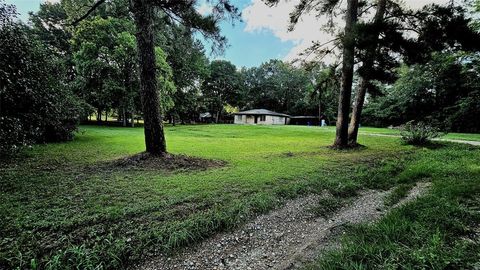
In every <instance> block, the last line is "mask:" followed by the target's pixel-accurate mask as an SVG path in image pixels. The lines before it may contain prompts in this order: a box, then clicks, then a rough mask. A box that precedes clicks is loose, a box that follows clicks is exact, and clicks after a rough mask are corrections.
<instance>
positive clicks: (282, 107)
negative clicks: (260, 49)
mask: <svg viewBox="0 0 480 270" xmlns="http://www.w3.org/2000/svg"><path fill="white" fill-rule="evenodd" d="M241 78H242V79H241V80H242V82H243V85H242V86H240V87H239V88H238V89H239V90H240V94H239V98H238V99H239V100H240V101H241V102H240V103H239V105H240V107H243V108H250V109H253V108H266V109H270V110H274V111H279V112H284V113H288V114H310V113H312V112H315V109H314V108H316V107H317V106H316V104H317V103H316V104H315V105H313V106H312V105H311V104H310V103H309V98H308V97H307V94H306V93H307V92H309V91H313V90H312V89H313V82H311V81H310V78H309V74H308V72H307V71H306V70H304V69H302V68H297V67H294V66H292V65H291V64H288V63H284V62H282V61H280V60H270V61H269V62H266V63H263V64H262V65H260V66H259V67H253V68H250V69H243V70H241Z"/></svg>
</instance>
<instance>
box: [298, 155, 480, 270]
mask: <svg viewBox="0 0 480 270" xmlns="http://www.w3.org/2000/svg"><path fill="white" fill-rule="evenodd" d="M479 164H480V155H479V150H478V148H477V149H474V148H471V147H466V146H455V147H453V146H450V147H444V148H441V149H437V150H435V151H425V150H424V151H421V152H419V153H417V154H416V158H415V159H413V160H409V161H407V162H405V166H404V169H403V173H400V174H399V175H398V176H397V177H396V178H397V179H398V180H399V182H402V181H400V180H401V179H402V178H403V179H405V178H404V177H405V176H402V175H404V173H406V174H408V175H410V176H413V175H417V174H420V178H421V179H424V180H426V181H431V182H432V184H433V186H432V189H431V191H430V192H429V193H428V194H427V195H426V196H424V197H421V198H420V199H417V200H415V201H413V202H410V203H408V204H406V205H404V206H402V207H400V208H397V209H395V210H393V211H392V212H390V213H389V214H388V215H387V216H386V217H385V218H383V219H382V220H381V221H380V222H378V223H374V224H363V225H358V226H353V227H350V229H349V231H348V232H347V234H346V236H345V237H344V238H343V240H342V246H341V248H339V249H337V250H333V251H330V252H327V253H326V254H323V255H322V256H320V258H319V260H318V261H317V262H316V263H313V264H311V265H310V266H308V267H307V269H477V268H478V266H480V265H479V262H480V244H479V243H480V236H479V234H478V228H479V226H480V211H479V209H480V200H479V195H480V166H479ZM420 172H421V173H420ZM410 187H411V185H399V186H398V187H397V188H395V189H394V192H393V193H392V196H391V197H390V200H388V201H389V202H391V203H395V202H397V201H398V199H399V198H401V197H403V196H405V195H406V192H407V190H408V188H410ZM388 201H387V202H388Z"/></svg>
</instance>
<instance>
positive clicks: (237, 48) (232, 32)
mask: <svg viewBox="0 0 480 270" xmlns="http://www.w3.org/2000/svg"><path fill="white" fill-rule="evenodd" d="M6 2H7V3H9V4H14V5H16V6H17V11H18V12H19V13H20V16H19V17H20V18H21V19H22V20H24V21H26V20H28V12H30V11H37V10H38V8H39V5H40V3H41V2H43V1H42V0H7V1H6ZM235 3H236V5H237V7H239V8H240V9H241V10H243V9H244V8H245V7H247V6H249V5H250V4H251V0H242V1H235ZM245 27H246V22H245V21H241V22H239V21H236V22H235V24H234V25H232V23H231V22H226V21H225V22H223V23H222V24H221V29H222V33H223V35H225V36H226V37H227V39H228V41H229V46H228V47H227V49H226V50H225V52H224V54H223V55H220V56H211V57H212V58H213V57H215V58H219V59H226V60H229V61H231V62H232V63H233V64H235V65H236V66H237V67H242V66H246V67H252V66H258V65H260V64H261V63H262V62H265V61H268V60H269V59H283V58H284V57H285V56H286V55H287V54H288V53H289V51H290V50H291V49H292V47H293V46H294V42H292V41H288V40H286V41H282V40H280V39H279V38H278V37H276V36H275V35H274V34H273V33H272V31H244V30H245ZM206 51H207V53H209V52H210V49H209V48H207V50H206Z"/></svg>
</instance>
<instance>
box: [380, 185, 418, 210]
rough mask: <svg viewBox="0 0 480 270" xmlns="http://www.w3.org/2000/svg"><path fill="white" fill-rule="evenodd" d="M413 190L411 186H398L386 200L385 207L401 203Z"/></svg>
mask: <svg viewBox="0 0 480 270" xmlns="http://www.w3.org/2000/svg"><path fill="white" fill-rule="evenodd" d="M411 189H412V185H411V184H400V185H398V186H396V187H395V188H394V189H393V190H392V192H391V193H390V194H389V195H388V196H387V197H386V198H385V205H386V206H392V205H395V204H397V203H398V202H400V201H401V200H402V199H403V198H405V197H406V196H407V195H408V192H409V191H410V190H411Z"/></svg>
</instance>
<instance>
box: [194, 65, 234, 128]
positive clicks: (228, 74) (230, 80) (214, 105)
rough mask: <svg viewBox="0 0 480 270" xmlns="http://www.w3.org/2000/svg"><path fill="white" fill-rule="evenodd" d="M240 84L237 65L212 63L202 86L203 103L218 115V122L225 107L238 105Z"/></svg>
mask: <svg viewBox="0 0 480 270" xmlns="http://www.w3.org/2000/svg"><path fill="white" fill-rule="evenodd" d="M240 83H241V82H240V76H239V74H238V73H237V68H236V67H235V65H233V64H232V63H230V62H228V61H225V60H215V61H212V62H211V63H210V66H209V75H208V76H207V77H206V78H205V80H204V81H203V84H202V93H203V98H204V100H203V102H204V103H205V106H206V108H207V109H208V110H210V111H211V112H212V113H214V114H215V115H216V117H217V121H218V118H219V117H221V114H222V113H223V108H224V106H225V105H227V104H230V105H234V106H235V105H237V102H238V95H239V90H240V89H239V88H240Z"/></svg>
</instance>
